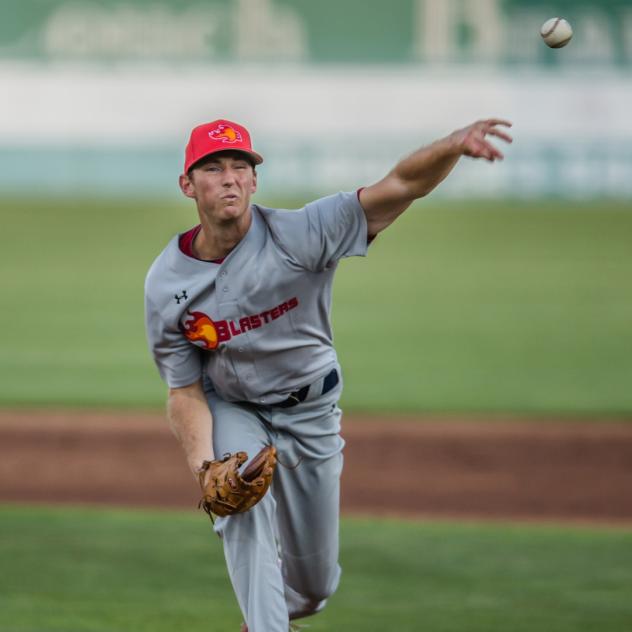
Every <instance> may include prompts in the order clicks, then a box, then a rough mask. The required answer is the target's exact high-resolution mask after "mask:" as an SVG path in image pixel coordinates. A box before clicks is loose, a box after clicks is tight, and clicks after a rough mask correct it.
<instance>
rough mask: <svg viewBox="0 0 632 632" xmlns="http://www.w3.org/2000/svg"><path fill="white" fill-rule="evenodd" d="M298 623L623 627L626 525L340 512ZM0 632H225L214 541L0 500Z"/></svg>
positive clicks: (228, 597)
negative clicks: (316, 592)
mask: <svg viewBox="0 0 632 632" xmlns="http://www.w3.org/2000/svg"><path fill="white" fill-rule="evenodd" d="M341 562H342V565H343V580H342V584H341V587H340V589H339V591H338V592H337V594H336V595H335V596H334V597H333V598H332V599H331V602H330V605H329V606H328V608H327V609H326V610H325V611H324V612H323V613H322V614H320V615H318V616H317V617H315V618H312V619H311V620H310V621H309V623H310V625H311V627H310V630H313V631H314V632H318V631H319V630H323V631H324V630H349V631H352V630H358V631H360V630H362V631H363V632H365V631H380V632H383V631H389V630H393V631H395V630H397V631H398V632H400V631H401V632H406V631H411V632H413V631H417V630H433V632H479V631H480V632H496V631H498V632H506V631H507V630H512V632H522V631H524V632H533V630H546V632H622V631H623V630H629V629H632V603H631V602H630V599H629V587H630V586H631V585H632V532H631V531H625V530H614V529H613V530H605V529H604V530H596V529H595V530H592V529H587V528H566V529H565V528H562V527H553V526H549V527H542V526H509V525H456V524H447V523H446V524H423V523H412V522H408V523H401V522H396V521H393V520H368V519H347V520H344V521H343V524H342V531H341ZM0 565H1V567H2V573H1V574H0V630H2V631H3V632H9V631H11V632H62V631H63V632H118V631H121V632H122V631H129V632H132V631H133V632H172V631H173V630H194V629H195V630H201V629H209V630H213V632H236V630H237V629H238V627H239V622H240V619H241V617H240V614H239V611H238V608H237V605H236V602H235V599H234V597H233V595H232V591H231V588H230V585H229V582H228V579H227V575H226V571H225V568H224V562H223V556H222V552H221V545H220V541H219V540H218V539H217V537H216V536H215V535H213V534H212V532H211V530H210V523H208V521H207V520H206V517H205V516H202V515H200V514H197V513H196V514H193V513H191V512H186V513H175V512H158V511H132V510H97V509H64V508H54V509H53V508H25V507H18V506H4V507H0Z"/></svg>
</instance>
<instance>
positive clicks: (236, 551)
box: [208, 395, 289, 632]
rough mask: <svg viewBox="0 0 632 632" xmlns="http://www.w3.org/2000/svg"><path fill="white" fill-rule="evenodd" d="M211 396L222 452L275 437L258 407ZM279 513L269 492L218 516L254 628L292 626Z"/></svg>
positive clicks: (231, 570)
mask: <svg viewBox="0 0 632 632" xmlns="http://www.w3.org/2000/svg"><path fill="white" fill-rule="evenodd" d="M208 397H209V405H210V406H211V410H212V413H213V447H214V450H215V454H216V456H217V457H221V455H222V454H224V453H226V452H231V453H232V452H237V451H239V450H243V451H245V452H247V453H248V456H249V457H251V458H252V457H254V456H255V454H256V453H257V452H258V451H259V450H260V449H261V448H262V447H263V446H264V445H268V444H270V443H272V442H273V441H272V437H271V436H270V434H269V432H268V430H267V428H266V426H265V424H264V423H263V422H262V420H261V419H260V418H259V416H258V415H257V413H256V411H255V410H254V409H253V408H251V407H246V406H242V405H239V404H231V403H228V402H224V401H223V400H220V399H218V398H216V397H213V396H212V395H209V396H208ZM277 469H278V468H277ZM275 475H276V473H275ZM275 513H276V503H275V500H274V498H273V496H272V494H271V493H268V494H266V495H265V496H264V497H263V499H262V500H261V501H260V502H259V503H258V504H257V505H255V506H254V507H253V508H252V509H251V510H249V511H247V512H245V513H242V514H236V515H234V516H226V517H224V518H217V519H216V520H215V531H216V532H217V533H218V534H219V535H220V537H221V538H222V540H223V545H224V556H225V558H226V564H227V567H228V574H229V576H230V580H231V583H232V585H233V589H234V591H235V595H236V597H237V601H238V602H239V606H240V608H241V611H242V614H243V616H244V619H245V621H246V622H247V624H248V630H249V632H287V629H288V621H289V616H288V609H287V604H286V601H285V595H284V583H283V577H282V575H281V571H280V568H279V563H278V552H277V545H276V539H277V538H276V535H277V534H276V518H275Z"/></svg>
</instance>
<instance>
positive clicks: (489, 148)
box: [481, 140, 505, 162]
mask: <svg viewBox="0 0 632 632" xmlns="http://www.w3.org/2000/svg"><path fill="white" fill-rule="evenodd" d="M481 157H482V158H487V160H489V161H490V162H493V161H494V160H502V159H503V158H504V157H505V156H504V155H503V153H502V152H501V151H500V150H498V149H497V148H496V147H494V146H493V145H492V144H491V143H488V142H487V141H485V140H484V141H482V142H481Z"/></svg>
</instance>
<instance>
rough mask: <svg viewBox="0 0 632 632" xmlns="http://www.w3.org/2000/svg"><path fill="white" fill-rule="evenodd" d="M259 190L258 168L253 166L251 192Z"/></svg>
mask: <svg viewBox="0 0 632 632" xmlns="http://www.w3.org/2000/svg"><path fill="white" fill-rule="evenodd" d="M256 190H257V170H256V169H255V168H254V167H253V168H252V187H251V188H250V193H254V192H255V191H256Z"/></svg>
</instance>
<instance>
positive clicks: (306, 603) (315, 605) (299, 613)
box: [290, 598, 327, 619]
mask: <svg viewBox="0 0 632 632" xmlns="http://www.w3.org/2000/svg"><path fill="white" fill-rule="evenodd" d="M326 604H327V599H320V600H318V599H309V598H305V599H304V600H303V601H302V602H301V605H300V606H299V607H297V608H295V609H293V610H292V609H291V610H290V619H302V618H303V617H309V616H311V615H313V614H316V613H317V612H320V611H321V610H322V609H323V608H324V607H325V605H326Z"/></svg>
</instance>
